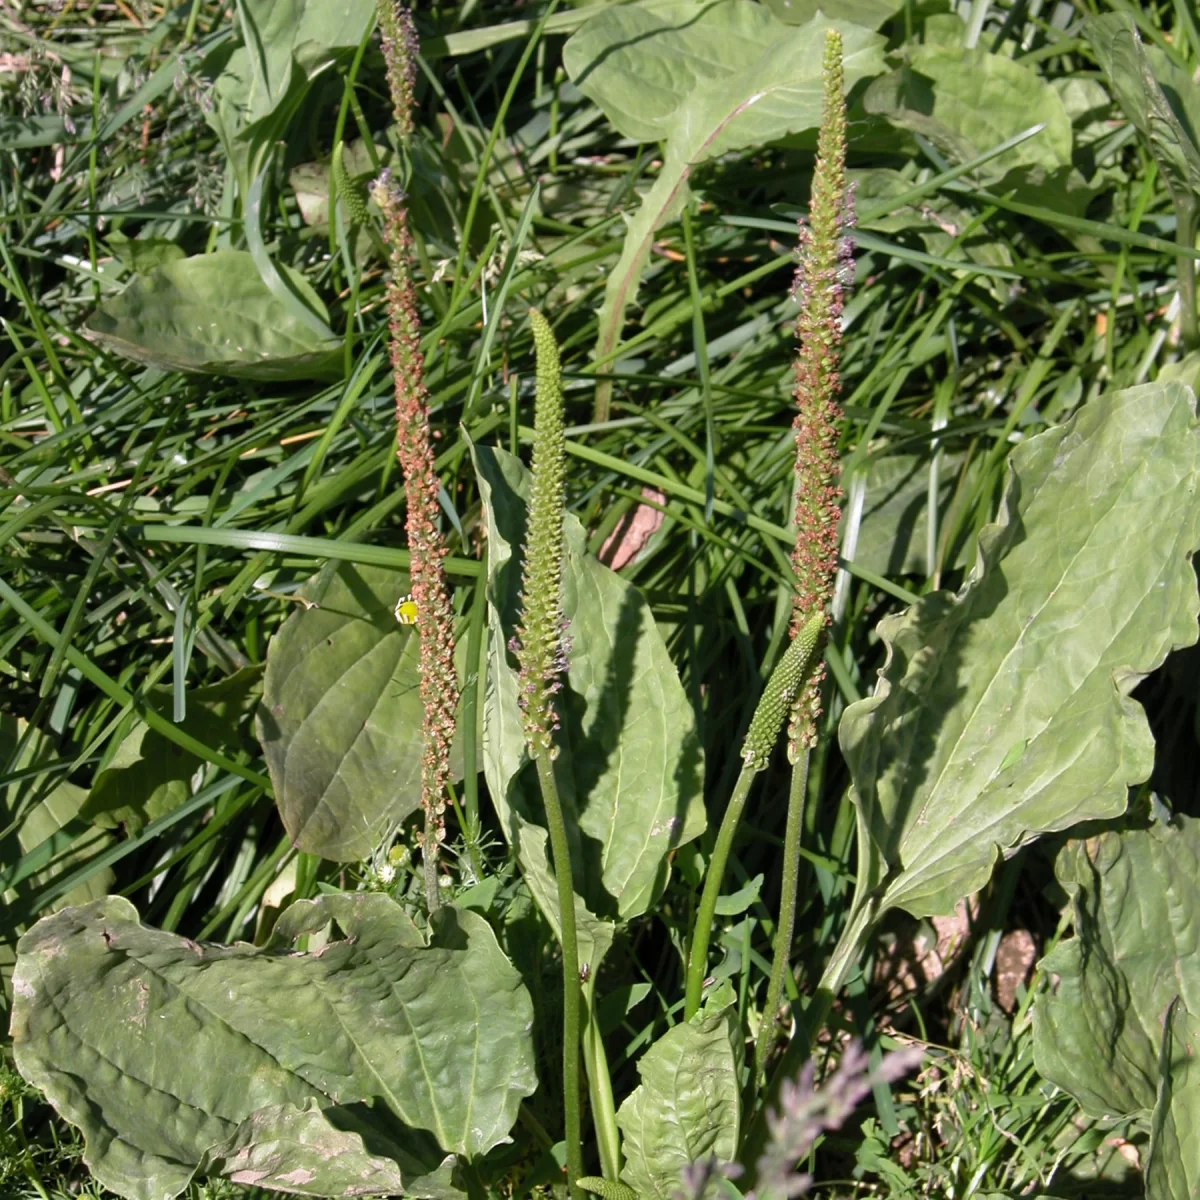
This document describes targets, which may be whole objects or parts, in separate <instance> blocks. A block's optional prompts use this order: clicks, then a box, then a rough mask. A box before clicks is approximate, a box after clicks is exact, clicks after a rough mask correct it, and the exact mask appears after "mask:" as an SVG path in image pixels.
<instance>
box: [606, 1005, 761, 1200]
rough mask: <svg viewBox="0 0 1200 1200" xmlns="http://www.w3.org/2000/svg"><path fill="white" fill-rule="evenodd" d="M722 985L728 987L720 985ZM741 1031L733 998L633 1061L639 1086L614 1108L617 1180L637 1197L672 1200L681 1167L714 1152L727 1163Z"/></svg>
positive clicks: (734, 1133)
mask: <svg viewBox="0 0 1200 1200" xmlns="http://www.w3.org/2000/svg"><path fill="white" fill-rule="evenodd" d="M726 988H728V985H726ZM741 1040H742V1033H741V1030H740V1028H739V1026H738V1021H737V1008H736V1006H735V1005H733V1004H729V1005H727V1006H725V1007H722V1008H721V1009H720V1011H713V1005H712V1003H711V1002H710V1004H709V1006H708V1007H707V1008H706V1010H705V1013H702V1014H700V1015H699V1016H698V1017H697V1018H696V1019H695V1021H693V1022H691V1023H685V1024H680V1025H676V1026H674V1028H672V1029H669V1030H668V1031H667V1032H666V1033H665V1034H663V1036H662V1037H661V1038H659V1039H658V1041H657V1042H655V1043H654V1045H653V1046H651V1047H650V1049H649V1050H647V1051H646V1053H645V1055H644V1056H643V1057H642V1059H641V1060H640V1061H639V1062H638V1075H639V1076H640V1078H641V1084H640V1085H639V1086H638V1087H637V1088H635V1089H634V1091H633V1092H632V1093H631V1094H630V1096H629V1098H628V1099H627V1100H626V1101H625V1103H624V1104H622V1105H621V1109H620V1111H619V1112H618V1113H617V1124H618V1125H619V1126H620V1127H621V1132H622V1134H623V1135H624V1141H623V1149H624V1152H625V1158H626V1162H625V1168H624V1170H622V1172H621V1178H622V1179H623V1180H624V1181H625V1182H626V1183H627V1184H629V1186H630V1187H632V1188H633V1189H634V1191H636V1192H637V1193H638V1195H639V1196H642V1197H645V1198H650V1197H653V1198H654V1200H671V1198H672V1197H674V1196H676V1195H678V1193H679V1187H680V1184H679V1180H680V1171H681V1170H682V1169H683V1168H684V1167H686V1166H689V1165H690V1164H691V1163H695V1162H700V1161H701V1160H703V1159H706V1158H708V1157H710V1156H712V1155H715V1156H716V1157H717V1158H718V1159H721V1160H722V1161H725V1162H728V1161H731V1160H732V1159H733V1157H734V1155H735V1154H736V1152H737V1139H738V1124H739V1121H740V1119H741V1115H740V1086H739V1070H740V1067H741V1060H740V1056H739V1053H738V1049H739V1047H740V1045H741Z"/></svg>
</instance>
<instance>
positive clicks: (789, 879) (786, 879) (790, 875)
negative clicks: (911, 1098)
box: [754, 747, 809, 1081]
mask: <svg viewBox="0 0 1200 1200" xmlns="http://www.w3.org/2000/svg"><path fill="white" fill-rule="evenodd" d="M808 759H809V750H808V748H807V747H805V748H804V749H803V750H802V751H801V752H800V757H799V759H798V760H797V761H796V762H795V763H793V765H792V788H791V792H790V793H789V794H788V812H787V828H786V830H785V831H784V835H783V880H782V883H781V885H780V892H779V920H778V921H777V922H776V925H775V957H774V960H773V961H772V963H771V979H770V982H769V983H768V984H767V1000H766V1003H765V1004H764V1005H763V1015H762V1028H761V1029H760V1030H759V1032H758V1046H757V1048H756V1049H755V1052H754V1073H755V1078H756V1080H758V1081H761V1080H762V1077H763V1075H764V1073H765V1072H766V1069H767V1054H768V1053H769V1052H770V1049H771V1043H772V1042H773V1041H774V1040H775V1014H776V1012H778V1010H779V1001H780V998H781V996H782V993H783V977H784V974H785V972H786V971H787V970H788V965H789V963H790V962H791V957H792V937H793V936H794V934H795V931H796V892H797V889H798V887H799V883H800V838H801V835H802V834H803V832H804V801H805V796H806V794H807V792H808Z"/></svg>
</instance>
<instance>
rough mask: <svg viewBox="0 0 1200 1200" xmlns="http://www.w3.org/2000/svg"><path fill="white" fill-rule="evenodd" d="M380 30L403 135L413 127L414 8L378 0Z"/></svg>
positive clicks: (388, 74)
mask: <svg viewBox="0 0 1200 1200" xmlns="http://www.w3.org/2000/svg"><path fill="white" fill-rule="evenodd" d="M376 7H377V9H378V12H379V32H380V35H381V38H382V42H383V61H384V62H385V63H386V64H387V82H388V91H389V92H390V93H391V95H392V114H393V116H395V118H396V124H397V125H398V126H399V130H400V136H401V137H408V136H409V134H411V133H412V131H413V118H412V112H413V104H414V98H415V96H416V88H417V49H418V43H417V27H416V25H414V24H413V16H412V10H411V9H409V8H405V7H404V6H403V5H401V4H398V3H396V0H376Z"/></svg>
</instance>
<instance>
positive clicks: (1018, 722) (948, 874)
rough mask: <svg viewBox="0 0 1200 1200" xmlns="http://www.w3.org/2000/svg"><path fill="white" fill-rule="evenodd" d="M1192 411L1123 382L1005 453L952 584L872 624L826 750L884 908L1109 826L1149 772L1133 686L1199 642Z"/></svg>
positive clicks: (1197, 441) (1175, 396)
mask: <svg viewBox="0 0 1200 1200" xmlns="http://www.w3.org/2000/svg"><path fill="white" fill-rule="evenodd" d="M1194 405H1195V401H1194V398H1193V396H1192V393H1191V392H1190V391H1188V390H1187V389H1186V388H1184V387H1182V386H1181V385H1180V384H1175V383H1172V384H1151V385H1147V386H1144V387H1139V388H1132V389H1130V390H1128V391H1124V392H1117V393H1114V394H1111V395H1108V396H1103V397H1100V398H1098V399H1095V400H1092V401H1089V402H1088V404H1087V405H1085V406H1084V407H1083V408H1082V409H1081V410H1080V411H1079V412H1078V413H1077V414H1076V415H1075V416H1074V417H1072V419H1071V420H1070V421H1068V422H1067V423H1066V424H1065V425H1062V426H1059V427H1057V428H1054V429H1051V430H1048V431H1047V432H1045V433H1042V434H1039V435H1038V436H1037V437H1034V438H1031V439H1029V440H1028V441H1026V442H1024V443H1023V444H1021V445H1020V446H1018V447H1017V448H1016V449H1015V450H1014V451H1013V453H1012V456H1011V464H1012V468H1011V469H1012V478H1011V482H1010V484H1009V488H1008V491H1007V493H1006V496H1005V499H1004V502H1003V504H1002V507H1001V516H1000V520H999V522H998V523H997V524H995V525H991V526H989V527H988V528H987V529H985V530H984V531H983V532H982V534H981V535H980V539H979V545H980V555H979V562H978V564H977V566H976V568H975V569H974V570H973V571H972V573H971V575H970V577H969V578H968V580H967V582H966V584H965V585H964V586H963V588H962V590H961V591H960V592H959V593H958V594H957V595H951V594H949V593H946V592H939V593H934V594H931V595H928V596H925V597H923V598H922V599H921V600H920V601H919V602H918V603H917V604H916V605H914V606H913V607H912V608H911V609H909V610H907V611H906V612H904V613H901V614H899V615H897V616H893V617H888V618H886V619H885V620H884V621H882V622H881V623H880V625H879V635H880V637H881V638H882V640H883V642H884V643H885V644H886V646H887V648H888V657H887V660H886V662H885V664H884V667H883V669H882V670H881V671H880V675H879V682H878V684H877V685H876V687H875V691H874V694H873V695H872V696H871V697H869V698H868V699H866V700H863V701H860V702H859V703H857V704H853V705H851V706H850V708H849V709H847V711H846V713H845V715H844V716H843V718H842V722H841V728H840V738H841V743H842V748H843V751H844V753H845V755H846V759H847V762H848V764H849V766H850V770H851V774H852V776H853V780H854V786H855V790H856V793H857V802H858V804H859V806H860V808H861V812H862V814H863V818H864V821H865V825H866V828H867V830H868V834H869V845H867V846H863V847H862V852H863V854H864V856H867V858H868V859H869V860H870V861H871V862H873V876H874V878H875V879H876V880H878V881H879V891H878V895H879V896H880V899H881V902H882V904H883V905H884V906H885V907H886V906H893V905H895V906H899V907H901V908H905V909H907V910H908V911H910V912H912V913H914V914H915V915H925V914H929V913H942V912H950V911H951V910H952V909H953V907H954V904H955V902H956V901H957V900H959V899H960V898H961V897H963V896H966V895H968V894H970V893H971V892H973V891H976V890H977V889H978V888H979V887H981V886H982V885H983V884H984V883H985V882H986V881H987V879H988V876H989V875H990V874H991V871H992V868H993V866H994V865H995V863H996V861H997V860H998V859H999V858H1000V857H1001V856H1002V855H1007V854H1012V853H1014V852H1015V851H1016V850H1017V849H1018V848H1019V847H1021V846H1023V845H1025V844H1027V843H1028V842H1030V841H1032V840H1034V839H1035V838H1037V837H1039V836H1040V835H1041V834H1043V833H1046V832H1049V831H1052V830H1057V829H1065V828H1067V827H1068V826H1070V825H1073V824H1075V823H1076V822H1078V821H1082V820H1088V819H1092V818H1099V817H1109V816H1115V815H1117V814H1118V813H1120V812H1121V811H1123V810H1124V808H1125V804H1126V795H1127V789H1128V787H1129V785H1130V784H1132V783H1136V782H1138V781H1140V780H1144V779H1146V778H1147V777H1148V775H1149V773H1150V769H1151V767H1152V765H1153V761H1154V743H1153V739H1152V737H1151V735H1150V730H1149V726H1148V724H1147V722H1146V716H1145V713H1144V712H1143V711H1142V708H1141V706H1140V705H1139V704H1137V703H1136V702H1135V701H1134V700H1132V699H1131V698H1130V692H1131V691H1132V690H1133V688H1134V686H1135V685H1136V684H1137V682H1138V680H1140V679H1142V678H1143V677H1144V676H1145V675H1146V674H1148V673H1149V672H1150V671H1152V670H1153V669H1154V668H1155V667H1156V666H1158V665H1159V664H1160V663H1161V662H1162V661H1163V659H1164V658H1165V657H1166V655H1167V653H1168V652H1169V651H1170V650H1171V649H1173V648H1175V647H1179V646H1185V645H1190V644H1191V643H1192V642H1194V641H1195V640H1196V633H1197V630H1196V612H1197V607H1198V602H1197V593H1196V577H1195V573H1194V571H1193V569H1192V566H1191V561H1190V559H1191V554H1192V551H1193V550H1194V549H1195V548H1196V547H1197V545H1198V544H1200V528H1198V520H1197V506H1196V489H1197V485H1198V483H1200V436H1198V434H1197V430H1196V422H1195V416H1194ZM1017 747H1019V748H1020V752H1019V753H1014V748H1017Z"/></svg>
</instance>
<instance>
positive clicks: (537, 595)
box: [509, 309, 571, 755]
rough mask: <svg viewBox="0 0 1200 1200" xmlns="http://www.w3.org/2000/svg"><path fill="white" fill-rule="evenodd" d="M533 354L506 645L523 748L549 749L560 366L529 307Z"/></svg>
mask: <svg viewBox="0 0 1200 1200" xmlns="http://www.w3.org/2000/svg"><path fill="white" fill-rule="evenodd" d="M529 323H530V325H531V327H532V329H533V344H534V349H535V350H536V352H537V394H536V398H535V402H534V419H533V424H534V434H533V483H532V486H531V490H530V498H529V530H528V535H527V540H526V546H525V569H524V574H523V575H522V579H521V623H520V625H519V626H518V628H517V633H516V635H515V636H514V637H513V639H512V641H511V642H510V644H509V649H511V650H512V651H513V653H514V654H515V655H516V656H517V662H518V663H519V664H520V667H521V671H520V676H519V679H520V692H519V696H520V702H521V712H522V715H523V717H524V725H525V740H526V742H527V743H528V745H529V748H530V752H531V753H533V754H535V755H536V754H537V753H538V751H539V750H547V751H550V752H551V753H553V750H554V745H553V738H554V731H555V730H556V729H558V725H559V718H558V713H557V711H556V706H555V695H556V693H557V692H558V691H559V690H560V688H561V687H562V683H561V681H560V680H559V676H560V675H561V674H562V673H563V672H564V671H566V669H567V659H568V656H569V655H570V652H571V643H570V635H569V634H568V632H567V620H566V618H565V617H564V616H563V609H562V556H563V502H564V482H565V478H566V469H565V466H564V442H563V387H562V368H561V367H560V366H559V361H558V344H557V343H556V342H555V340H554V334H553V333H552V332H551V329H550V324H549V322H548V321H547V320H546V318H545V317H543V316H542V314H541V313H539V312H537V311H536V310H534V309H531V310H530V313H529Z"/></svg>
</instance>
